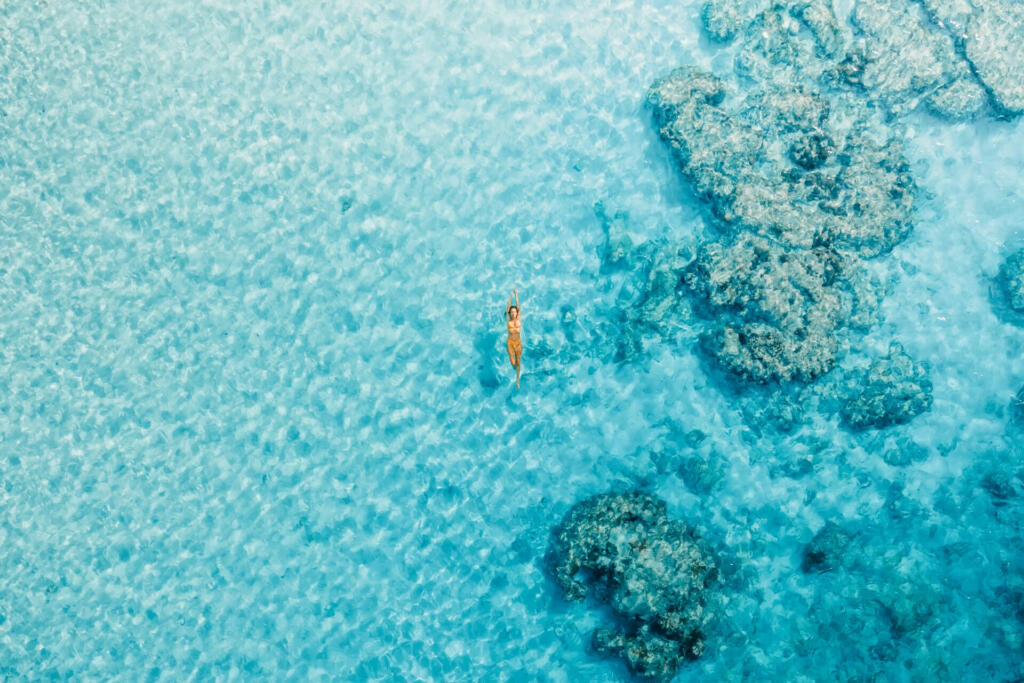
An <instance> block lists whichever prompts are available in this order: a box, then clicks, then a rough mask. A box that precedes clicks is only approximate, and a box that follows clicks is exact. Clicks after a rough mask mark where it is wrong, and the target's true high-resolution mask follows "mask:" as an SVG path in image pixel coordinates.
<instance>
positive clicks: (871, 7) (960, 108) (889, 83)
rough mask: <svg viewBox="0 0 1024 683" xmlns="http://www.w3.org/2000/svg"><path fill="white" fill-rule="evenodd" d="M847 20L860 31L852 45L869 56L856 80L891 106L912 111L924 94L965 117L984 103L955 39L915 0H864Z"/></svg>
mask: <svg viewBox="0 0 1024 683" xmlns="http://www.w3.org/2000/svg"><path fill="white" fill-rule="evenodd" d="M851 20H852V22H853V24H854V25H855V26H856V27H857V29H858V31H859V32H860V45H859V46H858V47H857V48H856V49H857V51H858V53H859V54H861V55H864V56H866V57H867V59H866V60H865V63H864V66H863V68H862V69H861V70H860V72H859V73H858V74H857V79H856V83H857V84H858V85H860V86H862V87H864V88H865V89H866V90H867V91H868V93H869V94H870V95H871V96H872V97H874V98H877V99H879V100H881V101H882V102H883V103H884V105H885V106H886V108H887V109H889V110H890V111H892V112H894V113H897V114H899V113H903V112H906V111H910V110H912V109H914V108H915V107H916V106H917V105H918V104H919V103H920V102H921V101H922V100H923V101H926V102H927V103H928V105H929V107H930V108H932V109H933V110H934V111H935V112H936V113H938V114H941V115H944V116H948V117H950V118H967V117H970V116H972V115H974V114H976V113H977V112H979V111H981V110H982V109H983V108H984V107H985V105H986V96H985V91H984V90H983V89H982V87H981V86H980V85H979V84H978V82H977V81H976V80H975V79H974V78H973V76H972V74H971V72H970V68H969V66H968V63H967V61H966V60H965V59H964V58H963V57H962V56H961V55H959V54H958V53H957V51H956V49H955V44H954V41H953V39H952V38H951V37H950V36H949V34H947V33H946V32H944V31H942V30H941V29H940V28H939V27H937V26H936V25H935V24H933V23H932V22H931V21H930V20H929V17H928V15H927V13H925V12H924V11H922V8H921V7H920V6H919V5H918V4H917V3H915V2H908V1H907V0H862V1H860V2H857V3H856V4H855V5H854V10H853V14H852V16H851Z"/></svg>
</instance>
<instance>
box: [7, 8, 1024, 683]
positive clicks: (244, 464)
mask: <svg viewBox="0 0 1024 683" xmlns="http://www.w3.org/2000/svg"><path fill="white" fill-rule="evenodd" d="M660 4H661V5H662V6H652V5H651V4H648V3H635V4H634V3H628V2H627V3H588V4H587V6H586V7H575V8H567V7H565V6H564V4H563V3H547V2H507V3H502V2H497V1H489V0H485V1H484V2H479V3H473V7H472V8H469V6H468V5H465V4H463V5H460V4H456V3H451V4H448V5H445V4H442V3H436V2H405V3H393V4H392V5H391V6H381V3H376V2H373V3H371V2H345V3H337V4H331V3H323V4H320V5H313V4H308V5H300V6H298V7H293V6H290V3H284V2H279V1H277V0H266V1H262V2H243V3H235V2H207V3H202V4H197V3H187V2H180V1H178V0H167V1H165V2H162V3H159V4H155V5H154V4H153V3H137V2H127V1H126V0H112V1H110V2H98V1H97V2H44V1H42V0H36V1H33V2H23V3H8V4H5V5H2V6H0V387H2V391H0V439H2V443H0V510H2V516H0V577H2V581H3V590H2V591H0V676H2V677H4V678H10V679H22V678H25V679H38V678H59V679H63V678H72V677H74V678H79V679H97V678H117V679H122V680H140V679H142V678H146V677H148V678H153V679H163V680H183V679H186V680H187V679H198V680H205V679H210V678H216V679H229V680H237V679H253V678H262V679H271V680H284V679H307V678H314V679H323V678H330V679H352V680H478V679H487V680H538V679H544V680H556V681H559V680H561V681H568V680H591V681H604V680H617V679H620V678H622V677H623V676H625V675H626V670H625V668H624V667H623V666H622V665H621V664H620V663H618V662H616V661H614V660H609V659H604V658H601V657H598V656H596V655H595V654H593V653H592V652H590V651H588V647H587V643H588V641H589V638H590V633H591V631H592V630H593V628H594V626H595V625H596V624H597V623H599V622H600V621H601V620H602V619H603V616H602V613H601V611H600V610H597V609H595V606H594V605H592V604H575V603H574V604H568V603H565V602H563V601H562V599H561V598H560V597H559V595H558V593H557V591H556V590H555V588H554V586H553V584H552V583H551V580H550V579H549V578H548V576H547V575H546V574H545V571H544V564H543V553H544V550H545V548H546V546H547V542H548V534H549V532H550V529H551V526H552V524H554V523H555V522H556V521H557V520H558V519H559V518H560V517H561V516H562V515H563V514H564V513H565V511H566V510H567V509H568V507H569V506H570V505H571V504H572V503H573V502H575V501H577V500H579V499H581V498H583V497H585V496H588V495H591V494H594V493H598V492H601V491H605V490H608V489H609V488H613V487H627V486H643V487H646V488H648V489H649V490H652V491H655V492H656V493H658V495H660V496H662V497H663V498H665V499H666V500H667V501H668V502H669V504H670V509H671V511H672V513H673V515H675V516H678V517H680V518H683V519H686V520H688V521H690V522H691V523H693V524H695V525H697V526H698V527H699V528H700V529H701V530H702V531H703V533H704V534H705V535H706V536H707V537H708V538H709V539H710V540H711V541H712V542H713V543H714V544H716V546H717V547H719V548H721V549H722V551H723V552H724V553H726V554H727V555H728V556H729V557H731V558H733V560H734V561H735V563H736V565H737V566H739V567H742V569H740V570H738V574H739V578H737V579H736V585H738V586H741V588H740V589H736V590H734V591H733V592H732V593H731V594H730V598H729V601H728V602H727V604H726V605H725V606H724V607H723V612H722V614H721V617H720V619H719V627H718V631H717V632H716V633H715V634H712V637H711V638H710V639H709V651H708V653H707V655H705V657H704V658H703V659H701V660H700V661H698V662H696V663H694V664H691V665H688V666H687V667H686V668H684V670H683V671H682V672H681V673H680V675H679V679H680V680H707V679H712V680H740V679H743V678H747V679H751V680H801V677H803V679H804V680H820V679H825V678H840V679H842V680H853V679H858V678H861V679H867V678H870V676H872V675H880V676H882V677H884V678H887V679H896V680H899V679H906V680H911V679H915V680H921V679H931V680H1007V679H1011V678H1014V677H1018V676H1022V675H1024V668H1022V664H1021V658H1020V651H1021V650H1020V648H1021V642H1022V637H1024V624H1022V620H1021V617H1020V614H1018V613H1017V611H1016V608H1015V606H1014V600H1015V599H1016V598H1014V597H1013V596H1015V595H1017V594H1018V593H1016V592H1015V591H1018V592H1019V591H1020V589H1021V588H1022V587H1024V577H1022V576H1021V567H1022V559H1024V558H1022V546H1021V533H1020V522H1021V507H1020V505H1021V503H1020V501H1019V498H1016V497H1011V498H1010V499H1009V500H1007V501H999V500H997V499H995V498H994V497H993V496H991V495H990V494H989V493H988V492H987V491H988V490H987V489H986V488H985V487H983V486H982V484H983V483H984V482H986V481H987V480H986V477H989V478H991V476H990V475H992V474H993V473H999V472H1003V473H1006V474H1009V475H1010V476H1012V475H1013V474H1014V473H1015V472H1016V471H1017V470H1018V467H1019V455H1018V454H1017V450H1016V444H1015V441H1014V440H1015V437H1014V436H1013V434H1012V433H1010V432H1008V431H1007V414H1006V413H1007V406H1008V404H1009V402H1010V400H1011V399H1012V397H1013V395H1014V394H1015V392H1016V390H1017V389H1018V388H1019V387H1020V385H1021V384H1022V382H1024V360H1022V358H1024V357H1022V353H1021V352H1022V348H1024V329H1022V328H1020V327H1017V326H1014V325H1012V324H1010V323H1009V322H1007V321H1005V320H1003V319H1002V318H1000V317H999V316H997V314H996V313H995V312H994V311H993V307H992V305H991V301H990V295H989V287H990V281H989V278H990V276H991V275H992V274H993V273H994V272H995V270H996V269H997V268H998V264H999V261H1000V258H1001V256H1002V254H1003V253H1004V252H1005V250H1006V248H1008V247H1009V246H1010V245H1014V244H1016V243H1017V242H1018V241H1019V240H1021V239H1022V238H1024V218H1022V216H1024V184H1022V182H1021V173H1022V171H1024V123H1022V122H1021V120H1020V119H1018V120H1015V121H993V120H991V119H984V120H981V121H977V122H972V123H955V124H954V123H949V122H945V121H939V120H937V119H934V118H931V117H929V116H928V115H925V114H911V115H909V116H908V117H907V118H906V123H907V126H908V138H909V143H908V144H909V148H908V152H909V154H910V155H911V157H912V160H913V164H914V170H915V173H917V175H918V182H919V183H920V184H921V186H922V187H923V189H924V190H925V193H924V194H925V195H926V196H925V197H924V199H923V200H922V202H921V208H920V210H919V217H918V223H917V227H916V230H915V232H914V233H913V235H912V236H911V237H910V239H909V240H907V241H906V242H905V243H903V244H902V245H900V246H899V247H897V249H896V251H895V252H894V254H893V255H892V256H890V257H889V259H888V261H887V262H886V264H887V265H886V266H885V267H887V268H889V269H890V270H891V271H892V272H893V274H895V275H896V276H897V278H898V283H897V285H896V287H895V289H894V291H893V292H892V294H890V295H889V296H888V297H887V298H886V300H885V302H884V305H883V312H884V319H883V321H882V322H881V323H880V324H879V325H877V326H876V327H875V328H874V329H873V330H872V331H871V332H870V333H869V334H868V335H867V336H866V338H865V340H864V345H865V348H867V349H869V350H876V351H882V350H884V349H885V348H886V347H887V345H888V342H889V340H890V339H892V338H894V337H895V338H898V339H900V340H901V341H902V343H903V344H904V346H905V347H906V348H907V349H908V351H909V352H911V353H912V354H913V355H915V357H917V358H921V359H925V360H927V361H928V362H929V363H930V364H931V368H932V380H933V382H934V385H935V390H934V394H935V403H934V407H933V409H932V410H931V411H930V412H929V413H926V414H925V415H922V416H920V417H919V418H917V419H916V420H915V421H914V422H912V423H911V424H910V425H909V426H908V427H904V428H898V429H895V430H888V431H885V432H882V433H878V434H874V435H866V436H852V435H850V434H849V433H847V432H846V431H843V430H841V429H839V427H838V424H837V422H836V420H835V418H828V417H822V416H818V417H813V418H811V419H809V420H807V422H806V423H805V424H804V425H803V426H802V427H801V428H800V429H798V430H797V431H796V432H795V433H793V434H789V435H778V434H768V433H765V434H760V433H755V432H754V431H753V430H752V429H751V428H749V427H748V426H747V425H746V424H745V422H744V420H743V417H742V415H741V413H740V411H739V409H738V408H737V406H736V405H734V403H733V401H732V400H731V398H730V397H729V396H728V395H727V394H726V393H723V392H721V391H719V390H718V389H717V388H716V387H715V386H714V383H713V382H712V380H710V379H709V378H708V377H707V376H706V375H705V373H704V371H703V369H702V367H703V366H702V363H701V361H700V360H699V359H698V357H697V356H696V355H695V353H694V351H693V348H692V346H693V345H692V344H691V343H689V342H690V341H692V339H693V338H695V336H696V334H697V331H698V330H696V329H694V330H686V331H684V334H683V337H684V339H683V342H681V343H677V344H669V343H664V342H662V341H660V340H658V339H656V338H651V339H649V340H648V344H647V355H646V357H645V358H644V359H642V360H641V361H640V362H638V363H628V364H622V363H614V362H613V361H612V360H611V359H610V357H609V354H608V352H607V350H608V347H609V345H611V344H613V343H614V340H609V339H608V338H607V335H606V333H605V332H601V331H602V330H604V331H607V330H608V329H613V328H614V325H613V321H615V320H616V319H617V317H616V315H615V308H616V306H617V305H621V302H620V301H619V300H618V292H619V291H620V288H621V287H622V286H624V285H625V286H626V287H627V290H628V289H629V288H630V287H631V285H630V282H631V278H634V279H635V274H630V273H620V274H616V275H608V274H606V273H602V272H601V269H600V261H599V255H598V253H599V247H600V244H601V242H602V240H603V235H602V228H601V221H600V219H599V217H598V215H597V214H596V212H595V209H594V206H595V204H596V203H598V202H600V203H602V204H603V205H604V206H605V208H606V210H609V211H622V212H625V213H626V214H628V222H627V226H628V231H629V233H630V235H631V236H632V238H633V240H634V241H635V242H639V241H642V240H645V239H655V238H660V237H670V238H673V239H677V240H682V241H686V240H693V239H695V236H697V235H699V234H700V233H701V232H702V231H704V229H705V227H704V221H703V218H702V211H701V208H700V207H698V206H696V205H695V204H694V203H693V201H692V199H690V198H688V196H687V194H686V193H685V192H684V191H683V189H682V187H683V186H682V183H681V181H680V180H679V178H678V177H677V175H676V173H675V171H674V169H673V167H672V165H671V163H670V161H669V159H668V156H667V154H666V153H665V151H664V149H663V148H662V146H661V144H660V142H659V141H658V139H657V136H656V134H655V132H654V130H653V126H652V125H651V122H650V118H649V115H648V114H647V112H646V111H645V110H644V108H643V106H642V100H643V94H644V90H645V88H646V87H647V85H648V84H649V83H650V82H651V81H652V80H653V79H654V78H656V77H658V76H660V75H662V74H664V73H665V72H667V71H668V70H670V69H672V68H674V67H676V66H678V65H680V64H683V63H694V64H698V65H700V66H702V67H704V68H708V69H718V70H721V67H722V64H723V60H724V59H725V55H726V53H727V50H725V49H722V48H717V47H715V46H712V45H710V44H708V43H707V41H706V40H705V39H704V38H702V37H701V33H700V30H699V23H698V17H699V8H698V7H697V5H696V4H695V3H692V2H679V3H660ZM514 285H518V287H519V290H520V294H521V297H522V299H523V308H524V312H525V316H526V317H525V321H526V322H525V334H524V338H525V343H526V353H525V356H524V370H525V374H524V377H523V386H522V389H521V390H520V391H518V392H516V391H514V389H513V386H512V372H511V370H510V368H509V367H508V365H507V358H506V357H505V352H504V328H503V322H502V306H503V302H504V297H505V296H507V292H508V290H509V289H510V288H511V287H512V286H514ZM566 307H570V308H571V309H572V310H573V311H574V312H575V315H576V321H575V322H567V320H566V315H565V312H566V310H567V308H566ZM693 429H699V430H701V431H703V432H705V433H706V434H707V435H708V438H707V439H706V440H705V441H704V442H703V443H702V444H701V445H700V446H699V448H700V449H702V450H701V452H703V453H705V454H707V453H716V454H718V455H719V456H722V458H723V459H724V460H725V461H726V462H727V463H728V467H727V473H726V475H725V479H724V482H723V483H722V484H721V485H720V486H718V487H717V488H715V489H714V490H713V491H712V492H711V493H708V494H706V495H695V494H694V493H692V492H690V491H689V490H688V489H687V487H686V486H685V485H684V482H683V481H681V479H680V477H678V476H675V474H673V470H674V467H675V466H674V465H672V464H671V463H670V464H669V465H668V466H666V464H665V458H666V457H667V458H672V457H675V454H676V453H677V451H680V448H681V447H680V446H679V437H678V435H679V434H680V433H685V432H686V431H688V430H693ZM911 440H912V441H913V442H916V443H917V444H919V445H921V446H922V447H923V448H924V449H925V453H926V455H925V456H924V459H923V460H920V461H918V462H915V463H913V464H911V465H908V466H906V467H899V468H897V467H892V466H890V465H888V464H886V462H885V460H884V458H883V453H884V451H885V450H886V449H888V448H893V447H895V446H898V445H900V444H905V443H907V442H908V441H911ZM659 453H660V454H661V455H659ZM666 454H668V455H666ZM800 458H803V459H807V460H809V461H810V462H811V463H812V464H811V471H810V472H809V473H807V474H805V475H804V476H798V477H790V476H780V475H779V468H780V467H782V466H783V465H785V464H786V463H789V462H792V461H793V460H794V459H800ZM1000 502H1002V504H1000V505H997V504H996V503H1000ZM825 521H841V522H843V523H845V524H846V525H847V526H849V527H851V528H855V529H859V530H861V531H862V532H863V534H864V536H863V537H864V539H866V540H865V543H866V544H868V545H871V546H872V547H873V548H876V549H878V548H881V549H882V552H880V553H879V556H880V557H883V558H884V559H883V560H880V561H879V562H876V563H874V564H871V565H870V566H865V567H862V568H859V569H857V570H851V571H850V572H849V573H848V574H843V575H842V576H841V577H840V576H838V575H805V574H803V573H802V572H800V569H799V565H800V553H801V551H802V548H803V546H804V544H806V543H807V542H808V541H809V540H810V538H811V537H812V536H813V535H814V533H815V532H816V531H817V530H818V529H819V528H820V527H821V525H822V524H823V523H824V522H825ZM886 591H888V593H886ZM893 591H896V592H897V593H900V594H905V595H908V596H909V597H908V598H907V600H908V602H909V603H910V604H911V605H912V606H911V607H909V608H907V611H909V612H912V613H914V614H917V613H918V612H922V613H923V614H924V616H922V617H920V624H918V625H915V626H913V627H906V628H905V629H904V632H901V633H903V635H899V634H897V635H898V636H899V637H895V636H894V637H893V638H891V639H890V638H889V636H888V634H887V633H883V634H881V635H880V629H882V630H884V629H885V628H889V627H890V626H891V624H892V623H894V622H896V621H899V619H901V618H902V619H906V618H907V617H900V616H898V615H897V616H893V614H892V609H891V606H892V593H893ZM880 592H881V593H885V596H884V597H883V599H882V602H886V604H887V605H889V607H888V608H887V610H888V611H887V610H886V609H880V608H879V607H878V605H879V604H880V601H879V598H878V595H879V593H880ZM1008 596H1010V597H1008ZM915 606H922V607H920V609H918V608H917V607H915ZM872 648H874V649H872ZM879 648H882V649H879ZM886 648H888V649H886Z"/></svg>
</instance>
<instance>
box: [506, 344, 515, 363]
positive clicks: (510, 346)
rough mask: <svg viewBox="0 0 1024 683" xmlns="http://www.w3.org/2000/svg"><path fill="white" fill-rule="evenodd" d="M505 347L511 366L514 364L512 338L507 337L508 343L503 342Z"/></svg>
mask: <svg viewBox="0 0 1024 683" xmlns="http://www.w3.org/2000/svg"><path fill="white" fill-rule="evenodd" d="M505 348H506V349H507V350H508V362H509V363H511V364H512V367H515V366H516V352H515V350H514V349H513V348H512V340H511V339H509V340H508V343H506V344H505Z"/></svg>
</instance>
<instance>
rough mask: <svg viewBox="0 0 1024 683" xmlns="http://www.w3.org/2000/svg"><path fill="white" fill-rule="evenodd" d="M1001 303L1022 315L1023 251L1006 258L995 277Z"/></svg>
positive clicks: (1023, 302)
mask: <svg viewBox="0 0 1024 683" xmlns="http://www.w3.org/2000/svg"><path fill="white" fill-rule="evenodd" d="M996 283H997V284H998V286H999V291H1000V294H1001V295H1002V298H1003V302H1004V303H1005V304H1006V305H1007V306H1009V308H1010V310H1012V311H1014V312H1015V313H1024V249H1021V250H1020V251H1015V252H1014V253H1012V254H1010V255H1009V256H1007V257H1006V259H1005V260H1004V261H1003V263H1002V265H1001V266H999V275H998V276H997V277H996Z"/></svg>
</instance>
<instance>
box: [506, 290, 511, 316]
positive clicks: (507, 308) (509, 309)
mask: <svg viewBox="0 0 1024 683" xmlns="http://www.w3.org/2000/svg"><path fill="white" fill-rule="evenodd" d="M511 310H512V295H511V294H509V295H508V303H507V304H505V319H506V320H507V319H508V314H509V311H511Z"/></svg>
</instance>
